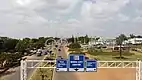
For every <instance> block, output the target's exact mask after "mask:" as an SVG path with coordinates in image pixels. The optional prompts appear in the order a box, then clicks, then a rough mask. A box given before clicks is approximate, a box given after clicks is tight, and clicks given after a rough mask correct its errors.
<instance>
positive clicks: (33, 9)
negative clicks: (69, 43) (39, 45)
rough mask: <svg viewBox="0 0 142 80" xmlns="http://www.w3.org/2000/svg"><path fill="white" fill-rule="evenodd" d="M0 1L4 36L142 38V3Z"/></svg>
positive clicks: (136, 0) (140, 0)
mask: <svg viewBox="0 0 142 80" xmlns="http://www.w3.org/2000/svg"><path fill="white" fill-rule="evenodd" d="M0 1H1V2H0V36H8V37H16V38H21V37H39V36H71V35H72V34H78V35H84V34H89V35H94V36H95V35H97V36H107V37H113V36H117V35H118V34H120V33H124V34H131V33H133V34H140V35H141V34H142V0H0Z"/></svg>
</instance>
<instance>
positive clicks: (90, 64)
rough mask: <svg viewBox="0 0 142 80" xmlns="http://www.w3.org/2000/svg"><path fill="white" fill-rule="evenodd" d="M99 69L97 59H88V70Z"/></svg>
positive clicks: (94, 70)
mask: <svg viewBox="0 0 142 80" xmlns="http://www.w3.org/2000/svg"><path fill="white" fill-rule="evenodd" d="M96 71H97V61H96V60H90V59H88V60H86V72H96Z"/></svg>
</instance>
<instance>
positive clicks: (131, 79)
mask: <svg viewBox="0 0 142 80" xmlns="http://www.w3.org/2000/svg"><path fill="white" fill-rule="evenodd" d="M58 53H59V52H58ZM60 55H61V56H62V57H64V58H67V52H66V51H65V48H62V51H61V53H60ZM120 76H121V77H120ZM53 80H135V69H129V68H128V69H127V68H126V69H124V68H120V69H115V68H114V69H98V71H97V72H56V71H54V75H53Z"/></svg>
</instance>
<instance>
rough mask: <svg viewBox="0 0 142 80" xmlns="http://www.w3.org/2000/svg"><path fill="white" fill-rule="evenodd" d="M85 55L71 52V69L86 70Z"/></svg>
mask: <svg viewBox="0 0 142 80" xmlns="http://www.w3.org/2000/svg"><path fill="white" fill-rule="evenodd" d="M84 60H85V58H84V55H83V54H70V55H69V71H78V72H80V71H84V70H85V69H84V64H85V63H84Z"/></svg>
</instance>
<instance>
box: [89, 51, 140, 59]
mask: <svg viewBox="0 0 142 80" xmlns="http://www.w3.org/2000/svg"><path fill="white" fill-rule="evenodd" d="M88 55H89V57H90V58H91V59H97V60H107V61H112V60H116V61H118V60H119V61H120V60H122V61H123V60H125V61H135V60H137V59H138V58H139V59H142V54H141V53H138V52H137V53H136V52H134V51H133V52H131V51H130V52H122V57H123V58H121V59H120V58H119V55H120V53H119V52H110V51H107V50H100V51H98V50H89V51H88Z"/></svg>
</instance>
